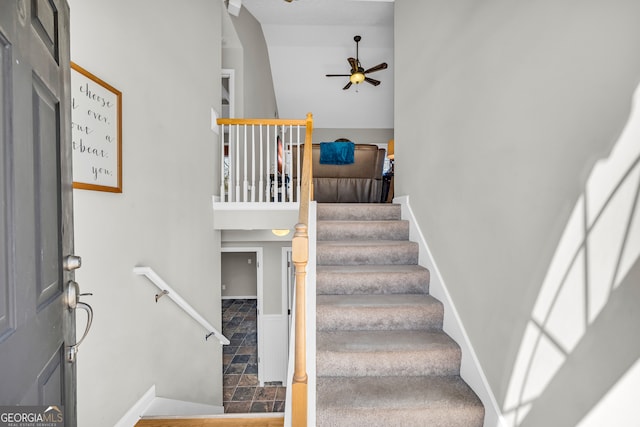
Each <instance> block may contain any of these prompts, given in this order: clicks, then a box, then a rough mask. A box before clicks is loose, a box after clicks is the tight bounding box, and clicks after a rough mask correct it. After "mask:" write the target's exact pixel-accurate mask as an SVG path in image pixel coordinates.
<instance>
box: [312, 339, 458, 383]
mask: <svg viewBox="0 0 640 427" xmlns="http://www.w3.org/2000/svg"><path fill="white" fill-rule="evenodd" d="M316 372H317V373H318V375H319V376H323V377H388V376H425V375H437V376H443V375H458V374H459V373H460V350H459V348H457V347H453V346H448V347H444V348H442V349H440V350H433V351H411V352H407V351H405V352H401V351H398V352H363V353H358V352H352V353H347V352H326V351H318V354H317V358H316Z"/></svg>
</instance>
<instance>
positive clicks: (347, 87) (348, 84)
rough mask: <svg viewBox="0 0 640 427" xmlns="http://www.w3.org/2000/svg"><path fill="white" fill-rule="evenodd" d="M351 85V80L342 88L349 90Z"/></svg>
mask: <svg viewBox="0 0 640 427" xmlns="http://www.w3.org/2000/svg"><path fill="white" fill-rule="evenodd" d="M350 87H351V82H349V83H347V85H346V86H345V87H343V88H342V90H347V89H349V88H350Z"/></svg>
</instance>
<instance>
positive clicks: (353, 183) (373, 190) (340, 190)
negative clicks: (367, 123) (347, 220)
mask: <svg viewBox="0 0 640 427" xmlns="http://www.w3.org/2000/svg"><path fill="white" fill-rule="evenodd" d="M296 154H297V153H296V152H295V150H294V153H293V156H292V157H293V159H292V160H293V165H292V166H293V181H294V187H293V188H296V187H295V186H296V184H297V177H296V171H297V160H298V159H297V157H298V156H297V155H296ZM384 155H385V150H384V149H383V148H378V146H377V145H373V144H355V149H354V156H353V157H354V162H353V163H352V164H349V165H326V164H320V144H313V187H314V196H315V200H316V201H318V202H319V203H379V202H380V198H381V196H382V168H383V165H384ZM301 162H302V156H301Z"/></svg>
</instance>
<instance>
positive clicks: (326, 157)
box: [320, 142, 355, 165]
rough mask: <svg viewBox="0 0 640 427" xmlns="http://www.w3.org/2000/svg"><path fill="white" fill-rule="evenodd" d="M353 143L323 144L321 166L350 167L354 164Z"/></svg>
mask: <svg viewBox="0 0 640 427" xmlns="http://www.w3.org/2000/svg"><path fill="white" fill-rule="evenodd" d="M354 150H355V144H354V143H353V142H321V143H320V164H322V165H350V164H352V163H353V162H354V159H353V153H354Z"/></svg>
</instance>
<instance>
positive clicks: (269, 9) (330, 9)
mask: <svg viewBox="0 0 640 427" xmlns="http://www.w3.org/2000/svg"><path fill="white" fill-rule="evenodd" d="M242 7H245V8H246V9H247V10H248V11H249V12H251V14H252V15H253V16H254V17H255V18H256V19H257V20H258V21H259V22H260V23H261V24H262V29H263V32H264V36H265V39H266V43H267V47H268V49H269V58H270V61H271V71H272V75H273V83H274V88H275V93H276V100H277V103H278V110H279V115H280V117H300V116H301V114H305V113H306V112H312V113H313V114H314V126H315V127H319V128H362V129H380V128H381V129H390V128H393V76H394V66H393V1H389V0H294V1H292V2H290V3H289V2H286V1H284V0H242ZM355 35H360V36H362V40H361V42H360V49H359V59H360V62H361V64H362V66H363V67H364V68H365V69H366V68H370V67H373V66H374V65H377V64H379V63H381V62H386V63H387V64H388V65H389V67H388V68H387V69H386V70H382V71H378V72H376V73H373V74H371V75H370V77H372V78H375V79H377V80H380V81H381V82H382V83H381V84H380V85H379V86H372V85H370V84H368V83H366V82H365V83H361V84H359V85H352V86H351V88H350V89H348V90H343V89H342V88H343V87H344V86H345V85H346V84H347V82H348V77H325V74H349V72H350V68H351V67H350V65H349V63H348V62H347V58H348V57H355V56H356V44H355V42H354V40H353V37H354V36H355Z"/></svg>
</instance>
